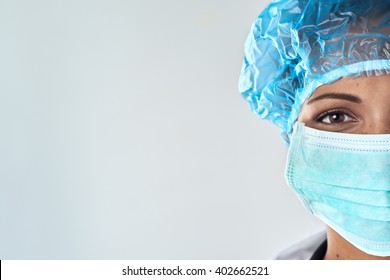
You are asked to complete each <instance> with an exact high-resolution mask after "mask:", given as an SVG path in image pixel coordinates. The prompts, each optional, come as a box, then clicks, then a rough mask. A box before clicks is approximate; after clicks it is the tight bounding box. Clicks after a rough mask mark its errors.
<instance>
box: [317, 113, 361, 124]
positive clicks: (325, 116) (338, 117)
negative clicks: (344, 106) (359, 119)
mask: <svg viewBox="0 0 390 280" xmlns="http://www.w3.org/2000/svg"><path fill="white" fill-rule="evenodd" d="M352 121H356V118H354V117H351V115H349V114H347V113H346V112H343V111H331V112H325V113H322V114H321V115H319V116H318V117H317V122H321V123H325V124H338V123H346V122H352Z"/></svg>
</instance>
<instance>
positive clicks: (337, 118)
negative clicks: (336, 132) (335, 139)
mask: <svg viewBox="0 0 390 280" xmlns="http://www.w3.org/2000/svg"><path fill="white" fill-rule="evenodd" d="M331 119H332V122H342V121H343V119H344V118H343V115H342V114H338V113H335V114H332V116H331Z"/></svg>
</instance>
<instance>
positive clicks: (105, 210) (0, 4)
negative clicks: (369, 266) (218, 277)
mask: <svg viewBox="0 0 390 280" xmlns="http://www.w3.org/2000/svg"><path fill="white" fill-rule="evenodd" d="M266 2H267V1H258V0H240V1H223V0H210V1H195V0H189V1H182V0H164V1H163V0H161V1H158V0H127V1H125V0H94V1H92V0H67V1H65V0H63V1H52V0H37V1H28V0H12V1H11V0H8V1H5V0H0V129H1V130H0V190H1V193H0V225H1V228H0V258H1V259H269V258H272V257H273V256H274V255H275V254H276V253H277V252H278V251H280V250H281V249H283V248H285V247H286V246H288V245H290V244H291V243H292V242H295V241H298V240H300V239H302V238H304V237H306V236H308V235H310V234H311V233H313V232H315V231H317V230H319V229H321V228H322V225H321V224H320V223H319V222H318V221H317V220H316V219H315V218H313V217H311V216H309V214H307V213H306V211H305V210H304V209H303V207H302V206H301V204H300V202H299V201H298V199H297V198H296V197H295V195H294V194H293V193H292V191H290V189H289V188H288V187H287V186H286V184H285V182H284V179H283V169H284V162H285V156H286V151H287V148H286V146H285V145H284V144H283V142H282V140H281V139H280V137H279V130H278V129H277V128H276V127H274V126H273V125H272V124H270V123H268V122H265V121H261V120H259V119H258V118H257V117H256V116H255V115H254V114H253V113H251V112H250V111H249V109H248V105H247V104H246V102H245V101H244V100H243V99H242V98H241V96H240V95H239V93H238V89H237V81H238V76H239V72H240V69H241V62H242V58H243V44H244V40H245V38H246V36H247V33H248V31H249V28H250V25H251V23H252V21H253V20H254V19H255V17H256V16H257V15H258V13H259V12H260V10H261V9H262V8H263V7H265V5H266Z"/></svg>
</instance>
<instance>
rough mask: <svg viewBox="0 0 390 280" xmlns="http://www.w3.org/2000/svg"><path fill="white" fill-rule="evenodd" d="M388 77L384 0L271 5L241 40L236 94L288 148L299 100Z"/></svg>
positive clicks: (389, 26) (389, 5) (388, 9)
mask: <svg viewBox="0 0 390 280" xmlns="http://www.w3.org/2000/svg"><path fill="white" fill-rule="evenodd" d="M389 73H390V1H389V0H345V1H336V0H276V1H273V2H272V3H271V4H270V5H269V6H268V7H267V8H266V9H265V10H264V11H263V12H262V13H261V14H260V15H259V17H258V18H257V19H256V20H255V22H254V23H253V26H252V29H251V31H250V34H249V36H248V39H247V40H246V42H245V58H244V63H243V67H242V70H241V76H240V82H239V90H240V92H241V94H242V95H243V97H244V98H245V99H246V100H247V101H248V102H249V104H250V108H251V110H252V111H254V112H255V113H256V114H257V115H258V116H259V117H260V118H262V119H269V120H271V121H272V122H274V123H275V124H276V125H278V126H279V127H280V128H281V129H282V137H283V139H284V140H285V141H286V142H287V143H288V141H289V138H290V136H291V133H292V128H293V125H294V123H295V122H296V120H297V118H298V114H299V111H300V108H301V106H302V104H303V102H304V101H305V99H307V98H308V97H310V95H311V94H312V93H313V91H314V90H315V89H316V88H317V87H319V86H321V85H323V84H328V83H332V82H334V81H336V80H337V79H340V78H342V77H346V76H359V75H367V76H372V75H383V74H389Z"/></svg>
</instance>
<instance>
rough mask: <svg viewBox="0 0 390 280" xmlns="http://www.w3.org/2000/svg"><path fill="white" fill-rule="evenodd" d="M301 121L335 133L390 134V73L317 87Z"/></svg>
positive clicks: (305, 106) (306, 103)
mask: <svg viewBox="0 0 390 280" xmlns="http://www.w3.org/2000/svg"><path fill="white" fill-rule="evenodd" d="M298 121H299V122H301V123H304V124H305V125H306V126H308V127H312V128H315V129H319V130H327V131H333V132H343V133H354V134H390V74H389V75H382V76H371V77H365V76H361V77H356V78H342V79H340V80H338V81H336V82H334V83H332V84H328V85H323V86H320V87H318V88H317V89H316V91H315V92H314V93H313V95H312V96H311V97H310V98H308V99H307V100H306V101H305V103H304V104H303V106H302V108H301V111H300V114H299V118H298Z"/></svg>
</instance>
